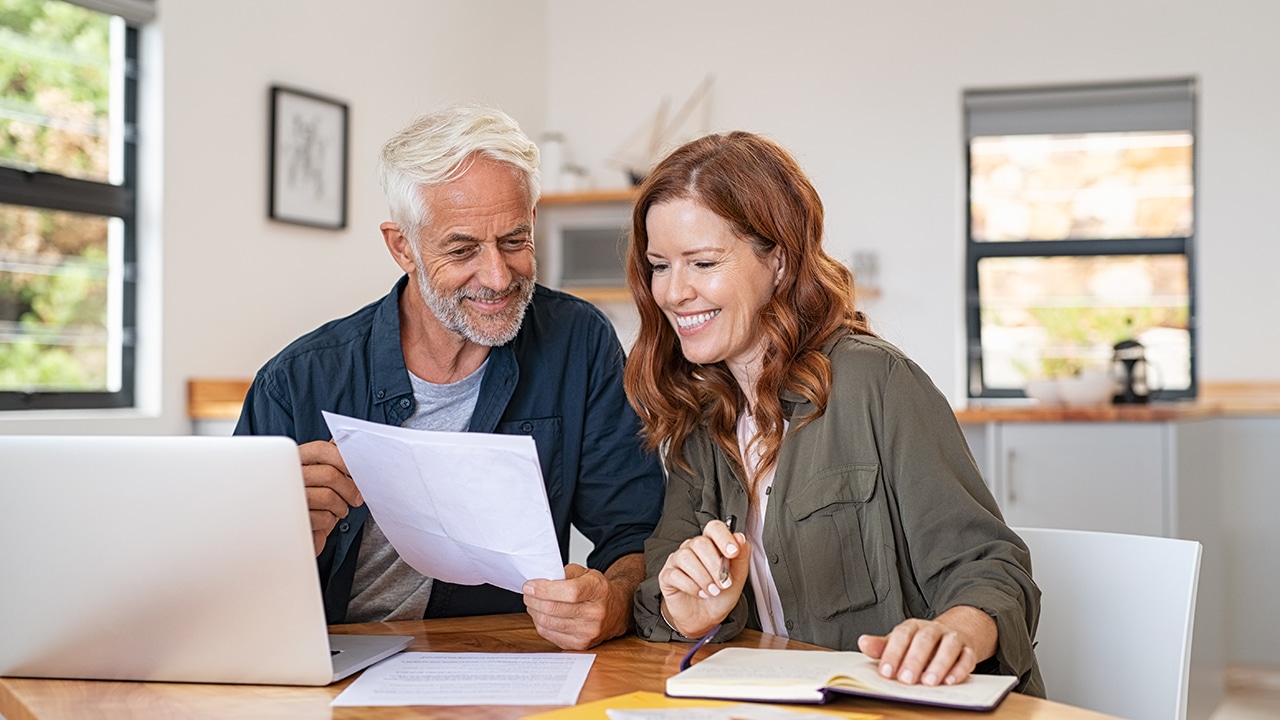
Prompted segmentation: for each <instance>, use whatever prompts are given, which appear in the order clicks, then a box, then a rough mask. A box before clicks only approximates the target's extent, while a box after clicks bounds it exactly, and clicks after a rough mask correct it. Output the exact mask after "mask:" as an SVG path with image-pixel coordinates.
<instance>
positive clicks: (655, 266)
mask: <svg viewBox="0 0 1280 720" xmlns="http://www.w3.org/2000/svg"><path fill="white" fill-rule="evenodd" d="M649 268H650V269H651V270H653V272H655V273H661V272H666V271H667V264H666V263H652V264H650V265H649Z"/></svg>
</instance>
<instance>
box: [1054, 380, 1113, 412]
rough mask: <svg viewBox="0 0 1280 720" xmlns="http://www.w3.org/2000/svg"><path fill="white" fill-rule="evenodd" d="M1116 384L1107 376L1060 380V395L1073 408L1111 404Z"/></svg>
mask: <svg viewBox="0 0 1280 720" xmlns="http://www.w3.org/2000/svg"><path fill="white" fill-rule="evenodd" d="M1114 392H1115V383H1113V382H1112V380H1111V378H1109V377H1107V376H1105V375H1082V376H1079V377H1064V378H1058V395H1059V396H1060V397H1061V398H1062V402H1063V403H1065V404H1067V405H1068V406H1071V407H1087V406H1089V405H1101V404H1104V403H1110V402H1111V396H1112V395H1113V394H1114Z"/></svg>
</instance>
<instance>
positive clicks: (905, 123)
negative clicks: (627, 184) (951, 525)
mask: <svg viewBox="0 0 1280 720" xmlns="http://www.w3.org/2000/svg"><path fill="white" fill-rule="evenodd" d="M548 7H549V18H548V38H549V40H548V43H547V44H548V49H549V52H550V66H549V67H550V74H549V86H548V87H549V90H550V95H549V103H548V123H547V124H548V127H550V128H553V129H556V130H561V131H563V132H565V133H566V135H567V138H568V143H569V146H570V149H571V151H572V152H573V153H574V155H575V157H576V158H577V159H578V160H580V161H582V162H584V163H585V164H586V165H587V166H589V167H590V168H591V169H592V170H594V171H595V173H596V176H597V178H598V180H599V182H600V184H601V185H620V184H622V183H623V179H622V176H621V174H620V173H618V172H616V171H611V170H608V169H606V168H605V166H604V158H606V157H607V156H609V155H610V154H611V153H612V152H613V151H614V150H615V149H616V148H618V146H620V145H621V144H622V143H623V141H624V140H625V139H626V138H627V137H628V136H629V135H630V134H631V133H632V132H633V131H634V129H635V128H637V127H638V126H640V125H641V124H642V123H643V122H644V121H645V120H646V119H647V118H649V117H650V116H651V115H652V114H653V113H654V112H655V111H656V110H657V107H658V105H659V102H660V101H661V99H662V97H663V96H670V97H671V100H672V103H673V105H678V104H679V103H680V102H681V101H682V100H683V98H684V97H685V96H687V95H688V94H689V93H690V92H691V91H692V90H693V89H694V87H695V86H696V85H697V84H698V82H699V81H700V80H701V79H702V77H703V76H704V75H705V74H707V73H713V74H714V75H715V77H716V83H715V87H714V90H713V99H712V104H713V111H712V120H713V124H714V127H715V129H747V130H753V131H757V132H762V133H765V134H768V135H770V136H772V137H773V138H775V139H776V140H778V141H780V142H782V143H783V144H784V145H786V146H788V147H789V148H790V149H791V150H792V151H793V152H794V153H795V154H796V155H797V156H798V158H799V160H800V161H801V163H802V165H803V166H804V167H805V168H806V169H807V170H808V172H809V173H810V175H811V176H812V178H813V180H814V182H815V184H816V185H817V187H818V190H819V192H820V193H821V194H822V197H823V199H824V200H825V202H826V206H827V218H828V223H827V229H828V246H829V248H830V249H831V251H832V253H833V254H834V255H835V256H836V257H838V258H841V259H847V258H848V256H849V254H850V253H851V252H852V251H853V250H854V249H859V250H862V249H870V250H874V251H876V252H878V253H879V255H880V266H881V278H882V283H881V284H882V286H883V290H884V294H883V296H882V297H881V299H879V300H877V301H875V302H874V303H872V304H870V305H868V306H867V310H868V311H869V312H870V313H871V317H872V321H873V323H874V324H875V326H876V327H877V328H878V329H879V330H880V331H881V332H882V334H884V335H885V336H886V337H887V338H888V339H890V340H891V341H893V342H895V343H897V344H899V345H900V346H901V347H902V348H903V349H904V350H906V351H907V352H908V353H909V354H910V355H912V356H913V357H914V358H915V359H916V360H917V361H918V362H919V363H920V364H921V365H922V366H923V367H924V368H925V370H926V371H928V372H929V373H930V375H932V377H933V378H934V381H935V382H936V383H937V384H938V386H939V387H940V388H941V389H942V390H943V391H944V392H945V393H947V395H948V396H949V397H951V399H952V400H953V401H960V400H961V399H962V398H963V397H964V395H965V392H964V388H963V384H962V380H963V373H962V370H961V369H962V367H963V348H964V344H963V335H964V330H963V323H962V320H963V315H962V311H963V306H962V302H963V245H962V241H963V237H964V235H963V227H964V226H963V223H964V207H963V198H964V184H963V183H964V156H963V150H962V145H961V143H962V139H961V128H962V125H961V112H960V100H961V93H962V91H963V90H965V89H967V88H982V87H1000V86H1016V85H1028V84H1045V83H1075V82H1094V81H1108V80H1127V79H1147V78H1169V77H1186V76H1194V77H1197V78H1199V80H1200V89H1201V96H1200V97H1201V109H1200V119H1201V127H1200V133H1199V136H1198V137H1199V141H1200V148H1199V160H1200V166H1199V187H1200V190H1201V192H1200V197H1199V200H1198V208H1199V219H1200V228H1199V229H1200V239H1199V242H1200V245H1199V247H1200V257H1199V258H1198V259H1197V265H1196V268H1197V271H1198V273H1199V274H1200V276H1199V280H1198V290H1199V302H1200V317H1199V320H1200V336H1199V351H1200V353H1201V355H1200V358H1201V365H1200V377H1201V378H1205V379H1212V380H1236V379H1246V380H1260V379H1271V380H1274V379H1280V363H1277V362H1276V361H1275V354H1276V352H1277V351H1278V350H1280V324H1276V323H1272V322H1269V321H1267V320H1265V318H1266V313H1265V309H1269V308H1273V307H1275V304H1276V303H1275V300H1274V297H1273V294H1272V292H1273V287H1272V286H1273V285H1274V280H1272V279H1273V278H1275V277H1277V276H1278V275H1277V272H1278V271H1277V268H1280V243H1278V242H1276V241H1275V240H1276V237H1277V232H1276V230H1275V223H1274V222H1273V220H1272V217H1271V215H1272V213H1271V208H1272V207H1274V206H1275V203H1276V198H1280V175H1277V174H1276V173H1274V172H1271V168H1274V167H1276V166H1277V164H1278V163H1280V94H1277V93H1275V92H1273V90H1274V88H1276V87H1277V86H1280V45H1277V44H1276V43H1275V42H1272V39H1271V35H1272V34H1273V32H1274V28H1276V27H1280V4H1277V3H1274V2H1270V1H1269V0H1223V1H1214V2H1209V1H1208V0H1180V1H1176V2H1170V1H1166V0H1130V1H1128V2H1123V3H1117V2H1113V1H1112V0H1041V1H1039V2H1025V1H1023V0H969V1H968V2H945V1H944V0H860V1H858V2H847V1H845V0H824V1H818V0H811V1H809V2H802V3H781V2H777V0H701V1H699V2H689V1H688V0H649V1H648V2H644V3H599V2H594V1H593V0H549V5H548Z"/></svg>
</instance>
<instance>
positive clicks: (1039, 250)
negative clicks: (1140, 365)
mask: <svg viewBox="0 0 1280 720" xmlns="http://www.w3.org/2000/svg"><path fill="white" fill-rule="evenodd" d="M1169 82H1171V81H1167V80H1165V81H1152V82H1151V83H1142V82H1135V83H1121V84H1107V85H1087V86H1042V87H1038V88H1034V89H1031V90H1029V91H1030V92H1053V91H1055V90H1086V91H1087V90H1089V89H1091V88H1103V89H1108V88H1124V87H1138V88H1141V87H1143V86H1146V85H1162V84H1168V83H1169ZM1174 82H1185V83H1186V84H1187V86H1188V88H1189V90H1190V98H1189V99H1190V103H1191V117H1190V118H1189V121H1190V128H1189V130H1188V132H1190V134H1191V138H1192V142H1191V187H1192V196H1191V231H1190V233H1189V234H1188V235H1186V236H1184V237H1162V238H1106V239H1076V240H1073V239H1063V240H1001V241H982V240H976V239H975V238H974V232H973V200H972V198H973V152H972V142H973V135H972V133H971V128H970V113H969V111H968V109H967V107H966V109H965V111H964V169H965V194H964V199H965V308H964V313H965V373H966V383H965V385H966V390H967V395H968V397H969V398H970V399H971V400H985V399H1007V398H1025V397H1027V394H1026V391H1025V389H1018V388H989V387H986V385H985V384H984V382H983V354H982V353H983V349H982V306H981V298H980V292H979V291H980V288H979V282H978V281H979V277H978V265H979V263H980V262H981V261H982V260H984V259H986V258H993V257H1000V258H1011V257H1026V258H1038V257H1094V256H1101V255H1106V256H1115V257H1124V256H1137V255H1182V256H1184V257H1186V262H1187V313H1188V316H1187V333H1188V341H1189V342H1188V352H1189V358H1188V361H1189V364H1190V375H1191V379H1190V383H1189V384H1188V387H1187V388H1186V389H1181V390H1159V391H1158V394H1159V397H1160V398H1161V399H1162V400H1163V399H1168V400H1173V399H1186V398H1194V397H1196V394H1197V392H1198V382H1199V380H1198V376H1199V372H1198V360H1197V355H1198V353H1197V352H1196V339H1197V332H1196V326H1197V312H1196V308H1197V293H1196V262H1195V260H1196V257H1195V245H1196V243H1195V240H1196V237H1197V235H1198V228H1199V224H1200V217H1199V209H1198V204H1199V192H1198V187H1199V172H1198V168H1199V154H1200V152H1199V137H1200V136H1199V128H1198V115H1199V112H1198V110H1199V102H1198V101H1199V94H1198V88H1197V83H1196V81H1195V80H1194V79H1188V78H1183V79H1179V80H1177V81H1174ZM1020 91H1021V90H1018V89H1015V90H1013V91H1011V92H1020ZM974 92H984V91H976V90H975V91H974ZM968 95H969V91H966V92H965V97H966V98H967V97H968ZM1099 132H1105V131H1101V130H1100V131H1099ZM1017 134H1020V133H1014V132H1010V133H1006V135H1017ZM1035 134H1043V133H1042V132H1036V133H1035Z"/></svg>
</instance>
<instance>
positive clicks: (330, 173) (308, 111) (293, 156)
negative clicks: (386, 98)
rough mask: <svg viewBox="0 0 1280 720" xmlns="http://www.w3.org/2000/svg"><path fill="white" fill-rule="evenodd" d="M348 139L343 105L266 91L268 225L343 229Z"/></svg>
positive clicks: (274, 89)
mask: <svg viewBox="0 0 1280 720" xmlns="http://www.w3.org/2000/svg"><path fill="white" fill-rule="evenodd" d="M347 135H348V112H347V105H346V103H344V102H341V101H339V100H334V99H333V98H327V97H324V96H322V95H317V94H315V93H311V92H306V91H303V90H297V89H294V88H287V87H282V86H279V85H273V86H272V87H271V148H270V174H269V179H268V197H267V207H268V210H267V214H268V216H269V217H270V218H271V219H273V220H278V221H280V222H287V223H294V224H297V225H308V226H311V227H318V228H328V229H333V230H339V229H342V228H345V227H346V226H347Z"/></svg>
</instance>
